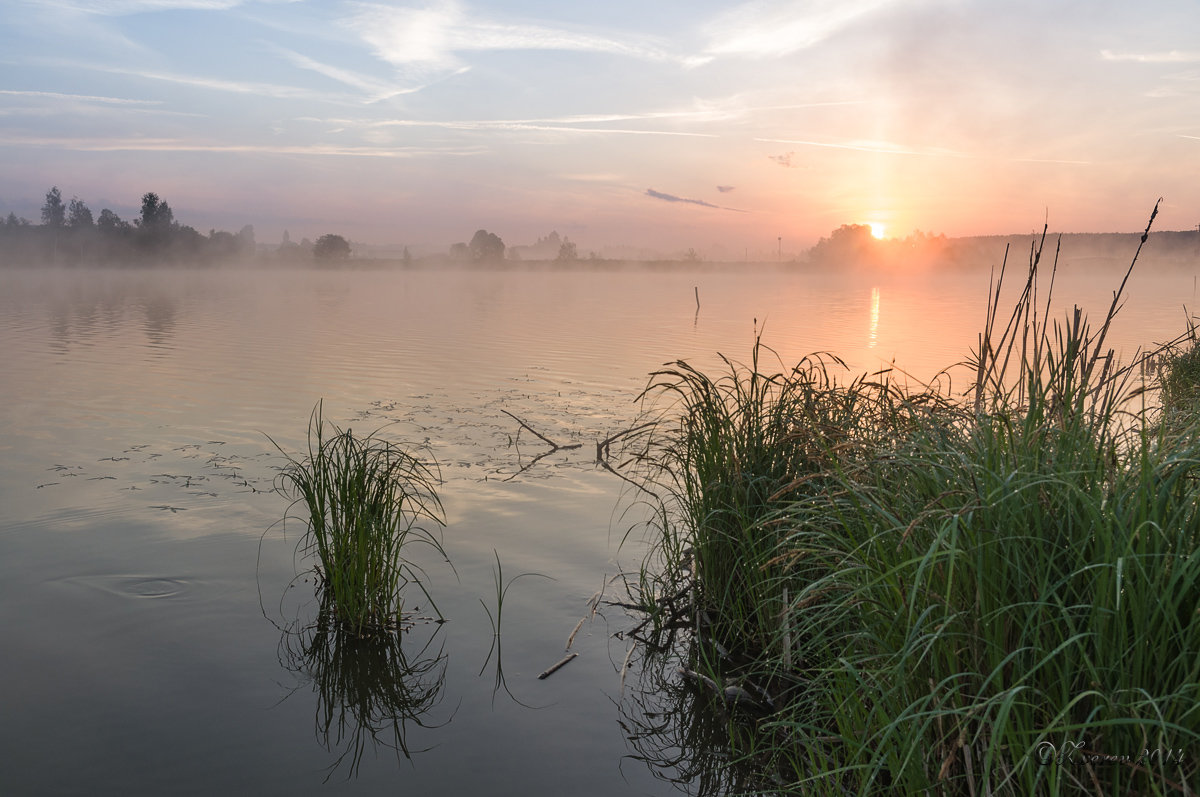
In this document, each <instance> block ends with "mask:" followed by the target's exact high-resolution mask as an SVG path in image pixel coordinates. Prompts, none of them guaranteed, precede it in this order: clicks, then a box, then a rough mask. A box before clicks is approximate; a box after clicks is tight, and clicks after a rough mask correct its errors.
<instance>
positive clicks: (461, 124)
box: [312, 119, 719, 138]
mask: <svg viewBox="0 0 1200 797" xmlns="http://www.w3.org/2000/svg"><path fill="white" fill-rule="evenodd" d="M312 121H325V122H328V123H336V124H341V125H344V126H346V127H352V126H358V127H369V128H385V127H434V128H442V129H444V130H496V131H508V132H520V131H526V130H528V131H538V132H550V133H584V134H589V135H603V134H610V135H625V136H684V137H688V138H719V136H718V135H717V134H715V133H695V132H690V131H685V130H645V129H640V128H632V127H581V126H578V125H575V124H571V123H569V122H568V121H566V120H561V119H545V120H541V119H454V120H427V119H388V120H384V121H373V120H372V121H354V120H345V119H342V120H312Z"/></svg>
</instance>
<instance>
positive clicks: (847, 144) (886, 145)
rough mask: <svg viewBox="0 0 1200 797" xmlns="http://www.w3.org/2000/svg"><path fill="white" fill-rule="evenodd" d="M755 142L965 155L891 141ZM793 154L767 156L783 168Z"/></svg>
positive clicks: (898, 152) (886, 153)
mask: <svg viewBox="0 0 1200 797" xmlns="http://www.w3.org/2000/svg"><path fill="white" fill-rule="evenodd" d="M755 141H763V142H766V143H771V144H796V145H800V146H805V147H825V148H827V149H848V150H853V151H855V152H878V153H882V154H885V155H937V156H942V157H949V158H965V157H967V155H965V154H963V153H961V152H955V151H954V150H949V149H941V148H936V147H927V148H923V149H914V148H912V147H908V146H905V145H903V144H897V143H895V142H892V141H871V140H853V141H840V142H835V141H805V140H799V139H785V138H756V139H755ZM792 154H793V153H790V152H789V153H787V155H786V156H768V157H770V158H771V159H772V160H775V161H776V162H777V163H781V164H782V165H784V166H788V165H791V164H790V162H786V163H785V162H782V161H779V160H778V158H780V157H788V158H789V159H790V156H791V155H792Z"/></svg>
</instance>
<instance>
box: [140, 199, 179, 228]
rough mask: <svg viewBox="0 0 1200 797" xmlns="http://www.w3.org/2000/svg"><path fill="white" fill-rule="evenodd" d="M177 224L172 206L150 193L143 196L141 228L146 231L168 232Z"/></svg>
mask: <svg viewBox="0 0 1200 797" xmlns="http://www.w3.org/2000/svg"><path fill="white" fill-rule="evenodd" d="M174 223H175V214H174V213H173V212H172V211H171V206H170V205H168V204H167V203H166V202H165V201H163V200H161V199H159V198H158V194H156V193H154V192H153V191H150V192H148V193H146V194H143V195H142V217H141V220H140V224H139V226H140V227H141V228H142V229H144V230H168V229H170V228H171V225H172V224H174Z"/></svg>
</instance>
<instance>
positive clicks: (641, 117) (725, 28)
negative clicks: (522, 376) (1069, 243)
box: [0, 0, 1200, 259]
mask: <svg viewBox="0 0 1200 797" xmlns="http://www.w3.org/2000/svg"><path fill="white" fill-rule="evenodd" d="M1198 34H1200V4H1197V3H1195V2H1194V0H1179V1H1178V2H1156V1H1155V0H1148V1H1147V2H1144V3H1136V4H1135V3H1132V2H1128V0H1118V1H1115V2H1110V1H1108V0H1086V1H1082V0H1081V1H1078V2H1072V1H1070V0H1065V1H1062V2H1058V1H1053V2H1047V0H1029V1H1026V0H994V1H993V2H984V1H983V0H979V1H977V2H970V1H969V0H752V1H751V2H716V1H715V0H686V1H679V2H677V1H676V0H649V2H647V1H646V0H642V1H641V2H629V0H607V1H606V2H603V3H600V2H564V0H512V1H511V2H481V1H479V0H475V1H474V2H472V1H471V0H429V1H428V2H417V3H409V2H391V3H383V2H357V1H356V2H336V1H335V2H301V1H300V0H294V1H290V2H289V1H288V0H261V1H255V0H35V1H33V2H23V1H21V0H15V1H14V0H0V213H3V214H7V213H8V212H9V211H15V212H16V213H17V214H18V215H20V216H25V217H27V218H29V219H31V220H32V221H33V222H34V223H37V222H39V221H40V207H41V204H42V201H43V200H44V197H45V194H46V191H47V190H48V189H49V188H50V187H51V186H57V187H59V189H60V190H61V192H62V194H63V196H64V198H67V199H69V198H71V197H78V198H80V199H81V200H83V201H84V202H86V203H87V205H88V206H89V207H90V208H91V209H92V211H93V213H94V214H96V215H98V214H99V212H100V210H101V209H103V208H106V207H107V208H110V209H112V210H114V211H116V212H117V213H118V215H120V216H121V217H122V218H125V219H127V220H128V219H132V218H133V217H135V216H136V215H137V208H138V207H139V205H140V198H141V196H142V194H144V193H146V192H148V191H154V192H155V193H157V194H158V195H159V196H160V197H161V198H162V199H164V200H166V201H167V202H169V203H170V205H171V207H172V208H173V210H174V212H175V218H176V220H178V221H180V222H182V223H184V224H189V225H191V226H193V227H195V228H197V229H198V230H200V231H201V232H205V233H207V232H208V231H209V229H212V228H216V229H225V230H230V231H237V230H238V229H240V228H241V227H242V226H243V225H245V224H252V225H253V226H254V228H255V232H256V235H257V239H258V240H259V242H260V243H261V242H272V241H278V240H280V238H281V236H282V234H283V232H284V230H287V231H288V232H289V235H290V237H291V238H292V240H300V239H301V238H302V237H308V238H311V239H315V238H316V237H318V236H320V235H322V234H325V233H336V234H340V235H343V236H345V237H346V238H348V239H350V240H352V241H355V242H367V243H375V244H405V245H411V246H413V247H416V248H417V249H418V250H428V251H432V250H437V249H439V248H444V247H447V246H449V244H451V243H454V242H457V241H468V240H470V238H471V236H472V234H473V233H474V231H475V230H477V229H487V230H489V231H491V232H493V233H495V234H497V235H499V236H500V237H501V238H502V239H503V240H504V241H505V243H507V244H509V245H513V244H518V245H520V244H529V243H533V242H534V241H535V240H536V239H537V238H538V237H539V236H543V235H546V234H547V233H549V232H550V231H552V230H554V231H557V232H559V233H560V234H561V235H565V236H567V237H569V238H570V239H571V240H572V241H575V242H576V243H577V245H578V247H579V251H580V253H581V254H584V253H586V252H588V251H597V252H603V251H609V252H611V251H614V247H620V246H625V247H630V248H641V249H644V250H648V251H649V250H652V251H654V252H658V253H662V254H664V255H668V256H669V255H672V254H675V253H679V252H682V251H685V250H687V249H695V250H696V251H697V252H699V253H701V254H703V255H705V256H707V257H713V258H719V257H724V258H727V259H741V258H742V257H756V256H757V257H763V256H768V255H774V254H776V253H778V252H780V251H782V252H784V253H788V252H799V251H803V250H804V249H806V248H807V247H810V246H812V245H813V244H814V243H816V241H817V240H818V239H819V238H820V237H821V236H827V235H829V234H830V232H831V231H833V230H834V229H836V228H837V227H839V226H840V225H842V224H871V225H873V228H874V229H876V230H877V231H878V232H879V233H881V234H884V235H886V236H889V237H893V236H894V237H903V236H905V235H908V234H910V233H911V232H913V231H914V230H918V229H919V230H923V231H925V232H929V233H934V234H946V235H949V236H952V237H957V236H967V235H985V234H1010V233H1026V232H1030V231H1033V230H1039V231H1040V230H1041V228H1042V226H1043V224H1046V223H1048V224H1049V226H1050V229H1051V231H1059V232H1110V231H1136V230H1140V229H1142V228H1143V227H1144V226H1145V223H1146V220H1147V218H1148V217H1149V212H1150V210H1151V208H1152V207H1153V205H1154V202H1155V201H1156V200H1157V199H1158V198H1159V197H1162V198H1163V206H1162V212H1161V214H1160V216H1159V219H1158V221H1157V222H1156V228H1157V229H1189V228H1195V227H1196V225H1197V224H1200V169H1198V168H1197V167H1198V166H1200V35H1198Z"/></svg>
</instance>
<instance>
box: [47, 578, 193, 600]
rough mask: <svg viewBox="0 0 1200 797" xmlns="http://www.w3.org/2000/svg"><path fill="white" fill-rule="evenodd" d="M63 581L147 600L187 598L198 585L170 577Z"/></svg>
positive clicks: (191, 580) (190, 580) (187, 580)
mask: <svg viewBox="0 0 1200 797" xmlns="http://www.w3.org/2000/svg"><path fill="white" fill-rule="evenodd" d="M65 580H66V581H69V582H71V583H75V584H83V585H84V586H87V587H91V588H93V589H98V590H100V591H101V592H107V593H109V594H110V595H117V596H120V597H124V598H136V599H148V600H159V599H166V598H183V597H187V596H188V595H190V594H191V593H193V592H194V591H195V589H196V587H197V586H198V585H199V582H198V581H197V580H196V579H193V578H183V577H172V576H136V575H100V576H73V577H71V578H68V579H65Z"/></svg>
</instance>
